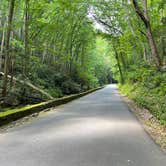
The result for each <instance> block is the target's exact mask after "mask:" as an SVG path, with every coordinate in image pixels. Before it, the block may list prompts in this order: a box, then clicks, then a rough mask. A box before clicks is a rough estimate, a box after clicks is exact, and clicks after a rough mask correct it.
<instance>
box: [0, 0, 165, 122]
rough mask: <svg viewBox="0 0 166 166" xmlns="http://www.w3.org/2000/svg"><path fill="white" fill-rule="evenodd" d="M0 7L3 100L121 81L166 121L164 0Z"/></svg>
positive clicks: (34, 0)
mask: <svg viewBox="0 0 166 166" xmlns="http://www.w3.org/2000/svg"><path fill="white" fill-rule="evenodd" d="M0 3H1V6H0V24H1V28H0V43H1V50H0V71H3V73H1V75H3V74H4V76H3V77H1V78H2V79H1V81H0V87H1V88H2V90H1V91H2V99H1V100H2V103H8V104H9V103H10V104H11V103H12V104H11V105H13V104H18V103H20V104H22V103H25V102H28V103H30V102H38V101H41V100H47V99H49V98H52V97H60V96H63V95H67V94H71V93H79V92H82V91H86V90H88V89H91V88H93V87H97V86H99V85H103V84H107V83H111V82H115V80H114V79H113V78H115V79H116V80H118V81H119V83H120V84H121V86H120V87H121V89H122V91H123V92H125V93H126V94H127V95H129V96H130V97H132V98H133V99H135V100H136V101H137V103H139V104H140V105H141V106H144V107H147V108H148V109H150V110H151V111H152V112H153V113H154V115H156V116H157V117H158V118H159V119H161V121H164V120H166V112H165V111H166V106H165V101H166V99H165V97H166V74H165V73H166V71H165V70H166V67H165V66H166V48H165V45H166V39H165V34H166V28H165V25H166V3H165V1H164V0H155V1H153V0H140V1H137V0H129V1H128V0H119V1H114V0H102V1H101V0H74V1H71V0H67V1H64V0H51V1H48V0H20V1H18V0H10V1H6V0H0ZM7 74H8V75H10V76H11V77H10V78H7ZM16 79H17V81H16ZM18 80H22V82H21V83H20V81H18ZM29 82H31V83H32V85H33V86H27V83H29ZM36 87H37V88H36Z"/></svg>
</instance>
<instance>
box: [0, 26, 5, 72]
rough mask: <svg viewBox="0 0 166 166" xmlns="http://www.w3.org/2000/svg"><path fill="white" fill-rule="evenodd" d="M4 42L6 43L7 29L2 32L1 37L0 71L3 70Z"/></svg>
mask: <svg viewBox="0 0 166 166" xmlns="http://www.w3.org/2000/svg"><path fill="white" fill-rule="evenodd" d="M4 43H5V29H3V32H2V39H1V50H0V71H2V55H3V50H4Z"/></svg>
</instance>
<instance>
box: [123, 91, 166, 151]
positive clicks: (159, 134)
mask: <svg viewBox="0 0 166 166" xmlns="http://www.w3.org/2000/svg"><path fill="white" fill-rule="evenodd" d="M121 97H122V99H123V101H124V102H125V103H126V104H127V105H128V107H129V108H130V111H131V112H132V113H134V115H135V116H136V117H137V119H138V120H139V121H140V122H141V124H142V125H143V127H144V129H145V130H146V132H147V133H148V134H149V135H150V136H151V137H152V138H153V140H154V141H155V143H156V144H158V145H159V146H160V147H161V149H162V150H163V151H164V152H165V153H166V126H164V125H161V124H160V122H159V120H158V119H157V118H155V117H154V116H153V115H152V114H151V113H150V111H149V110H147V109H144V108H140V107H138V106H137V105H136V103H135V102H134V101H133V100H131V99H129V98H128V97H127V96H124V95H123V94H121Z"/></svg>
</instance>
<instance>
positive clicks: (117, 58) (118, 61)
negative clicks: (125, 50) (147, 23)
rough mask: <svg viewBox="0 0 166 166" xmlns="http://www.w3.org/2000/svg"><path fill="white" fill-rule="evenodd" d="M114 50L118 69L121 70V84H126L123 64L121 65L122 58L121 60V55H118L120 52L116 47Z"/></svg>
mask: <svg viewBox="0 0 166 166" xmlns="http://www.w3.org/2000/svg"><path fill="white" fill-rule="evenodd" d="M113 49H114V52H115V58H116V61H117V65H118V68H119V74H120V80H121V84H124V77H123V72H122V67H121V64H120V58H119V55H118V52H117V50H116V47H115V46H113Z"/></svg>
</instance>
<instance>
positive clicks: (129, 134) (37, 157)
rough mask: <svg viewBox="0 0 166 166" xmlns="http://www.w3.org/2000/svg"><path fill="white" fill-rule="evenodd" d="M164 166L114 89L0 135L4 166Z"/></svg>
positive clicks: (0, 159) (161, 155)
mask: <svg viewBox="0 0 166 166" xmlns="http://www.w3.org/2000/svg"><path fill="white" fill-rule="evenodd" d="M130 165H131V166H166V155H165V154H164V153H163V152H162V151H161V150H160V148H159V147H158V146H157V145H156V144H155V143H154V142H153V140H152V139H151V138H150V137H149V136H148V134H147V133H146V132H145V131H144V129H143V128H142V126H141V124H140V123H139V122H138V121H137V120H136V118H135V116H134V115H133V114H132V113H131V112H130V111H129V109H128V107H127V106H126V104H124V102H123V101H122V99H121V97H120V95H119V94H118V91H117V89H116V86H115V85H109V86H107V87H105V88H104V89H102V90H99V91H97V92H94V93H92V94H90V95H87V96H84V97H82V98H80V99H77V100H74V101H72V102H70V103H68V104H65V105H62V106H59V107H57V108H55V110H53V111H50V112H48V113H46V114H45V115H42V116H39V117H38V118H36V119H34V120H33V121H32V122H30V123H25V124H23V125H21V126H19V127H14V128H12V129H10V130H9V131H8V132H6V133H1V134H0V166H130Z"/></svg>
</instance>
